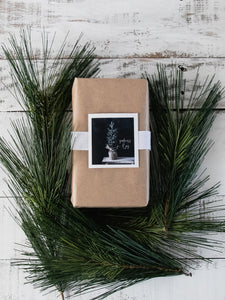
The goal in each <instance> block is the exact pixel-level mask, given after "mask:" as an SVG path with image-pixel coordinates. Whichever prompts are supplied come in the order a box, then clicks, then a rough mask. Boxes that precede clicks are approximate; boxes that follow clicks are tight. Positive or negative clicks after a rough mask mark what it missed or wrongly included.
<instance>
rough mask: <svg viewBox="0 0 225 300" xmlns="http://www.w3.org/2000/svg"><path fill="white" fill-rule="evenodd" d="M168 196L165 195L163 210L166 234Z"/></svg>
mask: <svg viewBox="0 0 225 300" xmlns="http://www.w3.org/2000/svg"><path fill="white" fill-rule="evenodd" d="M168 204H169V196H168V195H167V199H166V204H165V210H164V231H165V234H166V232H167V213H168Z"/></svg>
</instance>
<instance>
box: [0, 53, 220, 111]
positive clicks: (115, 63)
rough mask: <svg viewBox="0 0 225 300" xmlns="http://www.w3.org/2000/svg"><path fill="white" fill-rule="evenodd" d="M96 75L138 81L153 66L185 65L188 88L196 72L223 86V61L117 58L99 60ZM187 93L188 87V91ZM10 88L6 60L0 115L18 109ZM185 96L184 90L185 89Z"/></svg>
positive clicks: (0, 70) (1, 67)
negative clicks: (135, 79) (219, 82)
mask: <svg viewBox="0 0 225 300" xmlns="http://www.w3.org/2000/svg"><path fill="white" fill-rule="evenodd" d="M100 64H101V66H100V69H101V71H100V73H99V75H98V77H102V78H141V77H142V76H143V74H144V73H148V74H154V73H155V72H156V69H157V64H163V65H165V66H166V68H167V70H168V72H169V71H170V70H171V68H172V66H174V65H175V66H176V67H178V66H179V65H181V66H185V68H187V71H186V72H184V78H185V79H186V80H187V81H188V82H189V83H188V85H190V87H191V86H192V83H193V81H194V79H195V76H196V73H197V71H199V79H200V81H201V82H202V83H203V82H204V81H205V79H206V77H207V76H209V77H212V76H213V75H215V79H214V81H217V80H220V81H221V84H222V86H225V58H224V59H223V58H208V59H207V58H166V59H151V58H132V59H130V58H128V59H127V58H121V59H101V60H100ZM189 90H190V88H189ZM12 93H13V85H12V80H11V76H10V70H9V65H8V63H7V61H5V60H0V112H16V111H21V110H22V108H21V106H20V105H19V104H18V103H17V101H16V99H15V97H14V96H13V95H12ZM187 97H188V89H187ZM218 108H219V109H222V110H223V109H225V98H224V99H222V100H221V101H220V103H219V105H218Z"/></svg>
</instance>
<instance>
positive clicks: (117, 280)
mask: <svg viewBox="0 0 225 300" xmlns="http://www.w3.org/2000/svg"><path fill="white" fill-rule="evenodd" d="M31 44H32V42H31V36H30V35H29V34H28V35H27V33H25V32H22V34H21V39H20V42H18V41H17V40H16V39H15V38H14V37H13V36H12V37H11V39H10V46H9V47H6V46H3V50H4V53H5V55H6V58H7V60H8V62H9V64H10V66H11V72H12V78H13V81H14V84H15V91H16V95H17V96H18V99H19V101H20V103H21V105H22V107H23V108H24V109H25V110H26V117H24V118H23V119H22V120H20V121H17V122H14V123H13V124H12V126H13V130H14V133H13V134H12V139H13V142H12V143H11V144H9V143H8V142H7V141H5V140H4V139H3V138H1V139H0V159H1V162H2V164H3V165H4V167H5V169H6V172H7V173H8V175H9V180H8V185H9V188H10V190H11V193H12V195H13V196H14V199H15V202H16V207H17V213H18V215H15V219H16V220H17V222H18V223H19V225H20V226H21V228H22V229H23V231H24V232H25V234H26V236H27V241H28V244H27V245H26V247H25V248H24V250H23V257H24V258H21V259H19V260H17V261H15V263H16V264H17V265H20V266H22V267H23V268H24V269H25V270H26V271H27V272H28V273H29V277H28V280H29V281H30V282H32V283H33V284H34V285H35V286H36V287H38V288H41V289H42V290H48V291H51V290H55V289H57V290H58V291H59V292H60V293H61V296H62V299H64V292H65V291H66V290H69V291H70V293H71V294H74V295H80V293H84V292H87V291H98V295H97V296H96V297H94V298H92V299H103V298H105V297H107V296H108V295H110V294H112V293H114V292H116V291H118V290H121V289H123V288H125V287H127V286H130V285H133V284H135V283H137V282H140V281H143V280H146V279H150V278H154V277H160V276H169V275H180V274H185V275H190V269H191V268H192V267H193V261H196V260H207V259H206V258H204V257H202V256H201V255H200V254H199V252H198V248H199V247H203V248H205V247H206V248H212V249H217V247H219V246H221V243H220V241H215V240H211V239H209V238H207V237H206V234H208V233H212V232H219V231H224V215H223V216H222V217H214V218H212V214H214V213H216V212H217V211H220V212H221V211H224V206H223V205H222V204H220V202H219V201H218V200H216V199H213V201H212V200H211V199H212V198H211V197H212V196H213V195H215V194H216V191H217V187H218V185H215V186H213V187H211V188H209V189H204V188H203V187H204V184H205V182H206V181H207V180H208V177H205V178H202V177H201V176H198V170H199V167H200V165H201V163H202V160H203V159H204V157H205V155H206V153H207V151H208V150H209V149H210V146H211V144H212V143H211V142H210V141H209V140H208V138H207V134H208V132H209V130H210V127H211V125H212V123H213V120H214V118H215V113H214V109H215V107H216V105H217V103H218V101H219V100H220V98H221V95H222V92H223V90H222V89H221V85H220V83H219V82H217V83H213V78H212V79H210V80H206V81H205V83H204V84H203V85H202V87H201V89H199V86H200V83H199V80H198V74H197V76H196V78H195V81H194V84H193V85H192V87H191V93H190V95H189V96H188V97H187V96H186V94H187V93H186V82H185V80H184V79H183V73H182V71H180V70H179V71H178V70H176V68H174V70H173V71H171V72H170V73H169V74H168V73H167V72H166V69H165V68H164V67H163V66H159V67H158V71H157V73H156V74H155V75H153V76H150V75H148V74H146V75H145V78H147V80H148V84H149V96H150V107H151V110H150V120H151V124H150V125H151V131H152V151H151V176H150V181H151V182H150V189H151V191H150V201H149V205H148V206H147V207H145V208H139V209H131V208H128V209H77V208H73V207H72V205H71V204H70V201H69V197H70V195H69V192H68V183H69V172H68V170H67V169H68V168H67V166H68V160H69V156H70V130H71V120H70V114H68V111H67V110H68V109H69V108H70V102H71V87H72V83H73V79H74V77H91V76H94V75H96V73H97V72H98V63H96V62H95V61H94V56H93V51H94V49H93V48H91V47H90V45H89V44H86V45H85V46H83V47H80V48H79V47H78V43H76V44H75V46H74V48H73V49H72V51H71V53H70V54H69V55H67V57H68V59H67V60H65V59H64V56H65V53H64V49H65V42H64V43H63V45H62V47H61V49H60V50H59V52H58V54H57V55H56V57H55V59H54V61H52V60H51V59H50V58H52V57H51V50H52V44H53V43H50V44H49V43H48V39H47V38H46V37H43V57H42V59H43V63H42V66H41V67H40V66H39V62H38V60H37V59H36V58H35V56H34V52H33V50H32V45H31ZM187 98H188V99H187ZM186 102H187V103H186ZM185 105H186V107H185ZM196 105H198V108H196ZM93 188H94V187H93ZM202 201H204V209H203V206H200V205H199V204H200V203H201V202H202ZM220 215H221V214H220ZM187 257H188V258H191V259H187ZM104 287H106V288H107V291H106V292H104V291H103V292H101V288H104Z"/></svg>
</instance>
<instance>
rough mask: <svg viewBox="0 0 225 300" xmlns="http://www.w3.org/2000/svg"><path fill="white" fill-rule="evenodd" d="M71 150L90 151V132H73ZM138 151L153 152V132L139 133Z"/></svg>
mask: <svg viewBox="0 0 225 300" xmlns="http://www.w3.org/2000/svg"><path fill="white" fill-rule="evenodd" d="M71 135H72V137H71V150H86V151H87V150H88V132H87V131H72V133H71ZM138 149H139V150H151V132H150V131H138Z"/></svg>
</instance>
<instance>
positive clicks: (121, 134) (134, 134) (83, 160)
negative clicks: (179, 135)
mask: <svg viewBox="0 0 225 300" xmlns="http://www.w3.org/2000/svg"><path fill="white" fill-rule="evenodd" d="M72 109H73V123H72V127H73V132H72V142H71V147H72V186H71V189H72V195H71V201H72V204H73V206H74V207H118V208H119V207H144V206H146V205H147V203H148V201H149V163H150V162H149V150H150V131H149V99H148V84H147V80H145V79H97V78H93V79H88V78H76V79H75V81H74V84H73V89H72Z"/></svg>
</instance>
